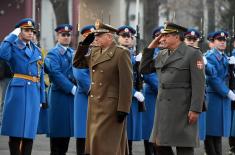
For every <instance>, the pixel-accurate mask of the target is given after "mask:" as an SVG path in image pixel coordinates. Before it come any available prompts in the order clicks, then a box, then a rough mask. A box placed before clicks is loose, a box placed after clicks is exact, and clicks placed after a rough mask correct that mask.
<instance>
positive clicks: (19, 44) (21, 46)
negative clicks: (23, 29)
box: [15, 38, 33, 49]
mask: <svg viewBox="0 0 235 155" xmlns="http://www.w3.org/2000/svg"><path fill="white" fill-rule="evenodd" d="M15 42H16V45H17V46H18V48H20V49H24V48H25V47H26V42H24V41H23V40H21V39H19V38H17V39H16V41H15ZM28 44H29V47H30V48H31V49H32V48H33V43H31V41H29V42H28Z"/></svg>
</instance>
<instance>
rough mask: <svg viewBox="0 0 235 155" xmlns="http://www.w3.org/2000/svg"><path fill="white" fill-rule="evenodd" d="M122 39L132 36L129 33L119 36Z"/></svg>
mask: <svg viewBox="0 0 235 155" xmlns="http://www.w3.org/2000/svg"><path fill="white" fill-rule="evenodd" d="M120 36H121V37H123V38H131V37H132V36H131V35H130V34H129V33H124V34H121V35H120Z"/></svg>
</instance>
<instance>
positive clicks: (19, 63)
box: [0, 18, 45, 155]
mask: <svg viewBox="0 0 235 155" xmlns="http://www.w3.org/2000/svg"><path fill="white" fill-rule="evenodd" d="M34 25H35V23H34V21H33V20H32V19H30V18H25V19H22V20H21V21H20V22H18V23H17V24H16V29H15V30H14V31H13V32H12V33H10V34H9V35H8V36H7V37H5V39H4V41H3V43H2V44H1V46H0V58H1V59H3V60H5V61H6V62H7V63H8V64H9V65H10V68H11V71H12V73H13V79H12V80H11V81H10V83H9V85H8V88H7V92H6V97H5V101H4V110H3V122H2V129H1V134H2V135H7V136H9V148H10V153H11V155H16V154H17V155H18V154H24V155H30V154H31V151H32V145H33V139H34V138H35V136H36V132H37V126H38V117H39V111H40V103H45V96H44V78H43V64H42V55H41V51H40V49H39V48H38V47H37V46H35V45H34V44H33V43H32V39H33V30H34Z"/></svg>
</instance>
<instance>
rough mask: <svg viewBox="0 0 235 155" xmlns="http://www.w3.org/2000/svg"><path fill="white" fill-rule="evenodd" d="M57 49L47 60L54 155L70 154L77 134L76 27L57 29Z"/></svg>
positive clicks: (62, 25)
mask: <svg viewBox="0 0 235 155" xmlns="http://www.w3.org/2000/svg"><path fill="white" fill-rule="evenodd" d="M55 31H56V36H57V41H58V43H57V44H56V46H55V47H54V48H53V49H51V50H50V51H49V52H48V54H47V56H46V58H45V71H46V72H47V73H48V75H49V79H50V81H51V86H50V87H51V88H50V89H49V95H48V96H49V101H48V102H49V109H48V113H49V114H48V115H49V127H48V128H49V133H48V136H49V137H50V144H51V155H60V154H66V152H67V150H68V145H69V140H70V137H72V136H73V135H74V115H73V114H74V95H75V92H76V89H77V87H76V82H75V79H74V76H73V71H72V56H73V54H74V50H73V49H72V48H70V47H69V44H70V43H71V35H72V34H71V32H72V26H71V25H69V24H61V25H58V26H57V28H56V29H55Z"/></svg>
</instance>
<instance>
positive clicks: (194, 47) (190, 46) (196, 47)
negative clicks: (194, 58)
mask: <svg viewBox="0 0 235 155" xmlns="http://www.w3.org/2000/svg"><path fill="white" fill-rule="evenodd" d="M188 46H189V47H192V48H194V49H197V50H198V49H200V47H196V46H191V45H188Z"/></svg>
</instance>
